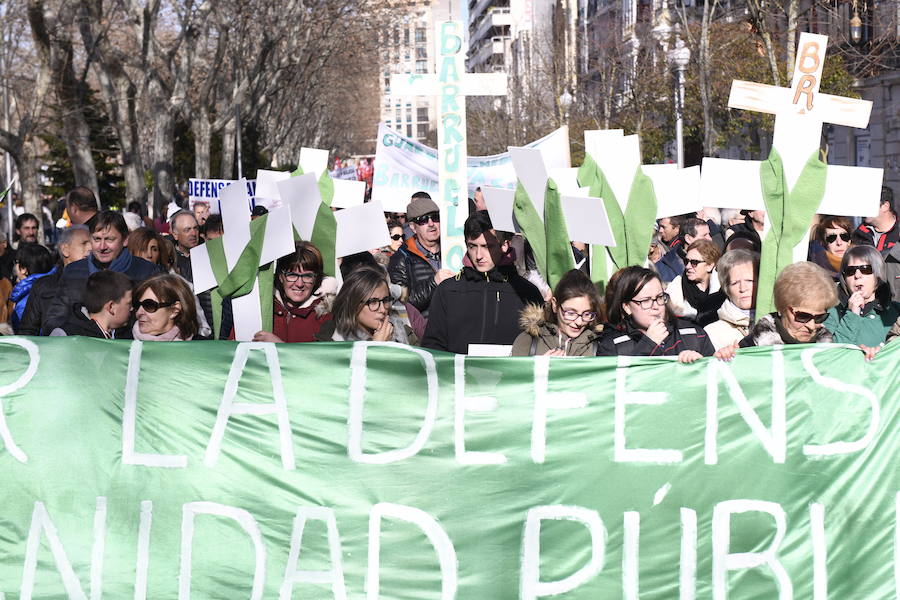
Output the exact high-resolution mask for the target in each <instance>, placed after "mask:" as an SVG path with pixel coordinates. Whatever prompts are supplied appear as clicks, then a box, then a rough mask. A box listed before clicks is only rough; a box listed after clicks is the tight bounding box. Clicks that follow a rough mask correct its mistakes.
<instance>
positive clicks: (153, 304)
mask: <svg viewBox="0 0 900 600" xmlns="http://www.w3.org/2000/svg"><path fill="white" fill-rule="evenodd" d="M175 302H177V300H172V301H171V302H157V301H156V300H151V299H150V298H147V299H146V300H136V301H135V302H134V310H137V309H139V308H143V309H144V310H145V311H146V312H148V313H155V312H156V311H158V310H159V309H161V308H168V307H170V306H174V304H175Z"/></svg>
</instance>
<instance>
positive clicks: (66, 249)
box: [19, 225, 91, 335]
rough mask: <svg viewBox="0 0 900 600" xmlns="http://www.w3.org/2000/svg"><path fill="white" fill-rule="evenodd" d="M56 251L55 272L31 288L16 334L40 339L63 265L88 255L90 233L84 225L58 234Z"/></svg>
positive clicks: (74, 226) (39, 280)
mask: <svg viewBox="0 0 900 600" xmlns="http://www.w3.org/2000/svg"><path fill="white" fill-rule="evenodd" d="M56 251H57V252H58V253H59V262H58V263H57V266H56V271H54V272H53V273H51V274H50V275H47V276H45V277H41V278H40V279H38V280H37V281H35V282H34V285H33V286H32V288H31V294H30V295H29V296H28V303H27V304H26V305H25V312H24V313H23V314H22V322H21V324H20V325H19V334H21V335H41V330H42V329H43V327H44V325H45V323H44V319H45V318H46V316H47V311H48V309H49V308H50V304H51V303H52V302H53V299H54V298H55V297H56V292H57V289H58V287H59V278H60V276H62V272H63V269H65V268H66V265H69V264H71V263H73V262H75V261H76V260H81V259H82V258H86V257H87V255H88V254H90V253H91V233H90V231H89V230H88V228H87V225H72V226H71V227H67V228H66V229H63V230H62V232H61V233H60V234H59V241H58V242H57V244H56Z"/></svg>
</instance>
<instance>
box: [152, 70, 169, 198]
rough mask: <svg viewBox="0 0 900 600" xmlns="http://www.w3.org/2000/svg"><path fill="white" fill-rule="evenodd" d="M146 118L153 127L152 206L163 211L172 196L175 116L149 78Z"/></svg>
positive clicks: (157, 86) (155, 82)
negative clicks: (148, 115)
mask: <svg viewBox="0 0 900 600" xmlns="http://www.w3.org/2000/svg"><path fill="white" fill-rule="evenodd" d="M150 98H151V99H150V110H151V115H150V120H151V121H152V122H153V124H154V128H153V206H154V207H155V208H156V210H158V211H161V214H165V211H166V206H168V204H169V202H171V201H172V199H173V197H174V196H175V167H174V165H173V164H172V163H173V161H174V155H175V116H174V115H173V114H172V109H171V107H170V106H169V103H168V102H167V101H166V99H165V96H164V95H163V93H162V86H161V84H160V83H159V82H158V81H157V80H155V79H151V82H150Z"/></svg>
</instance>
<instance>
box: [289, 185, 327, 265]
mask: <svg viewBox="0 0 900 600" xmlns="http://www.w3.org/2000/svg"><path fill="white" fill-rule="evenodd" d="M298 175H303V168H302V167H297V170H296V171H294V172H293V173H291V176H292V177H297V176H298ZM318 184H319V196H321V198H322V202H321V204H319V209H318V210H317V211H316V220H315V223H314V224H313V231H312V236H311V239H309V240H306V241H309V242H311V243H312V244H313V245H314V246H315V247H316V248H318V249H319V252H321V253H322V265H323V270H324V271H325V274H326V275H329V276H331V277H335V267H336V263H337V256H335V255H336V253H337V251H336V250H335V244H336V243H337V221H336V220H335V218H334V211H333V210H331V201H332V200H333V199H334V182H333V181H332V180H331V175H330V174H329V173H328V169H325V170H324V171H323V172H322V176H321V177H319V182H318ZM294 237H295V238H296V239H299V238H300V236H299V235H298V234H297V230H296V229H295V230H294Z"/></svg>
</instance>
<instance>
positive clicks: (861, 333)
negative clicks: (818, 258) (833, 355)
mask: <svg viewBox="0 0 900 600" xmlns="http://www.w3.org/2000/svg"><path fill="white" fill-rule="evenodd" d="M884 271H885V269H884V259H883V258H882V256H881V253H880V252H879V251H878V250H876V249H875V248H874V247H872V246H854V247H852V248H850V249H849V250H847V252H846V253H844V257H843V259H842V260H841V285H840V289H839V290H838V296H839V298H840V299H839V302H838V304H837V306H834V307H832V308H831V309H829V311H828V319H826V320H825V323H824V327H825V328H826V329H828V331H830V332H831V333H832V334H833V335H834V341H835V342H837V343H841V344H857V345H860V346H869V347H875V346H879V345H880V344H881V343H883V342H884V339H885V337H887V334H888V332H889V331H890V329H891V326H892V325H893V324H894V323H895V322H896V321H897V319H898V318H900V304H898V303H897V302H893V301H891V288H890V287H889V286H888V284H887V282H886V281H885V273H884Z"/></svg>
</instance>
